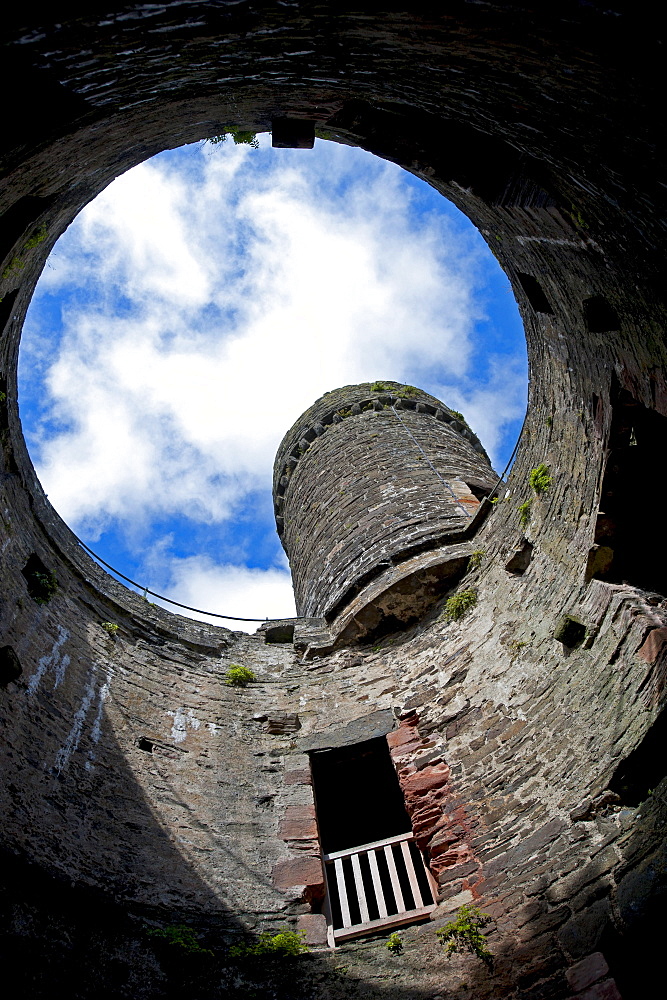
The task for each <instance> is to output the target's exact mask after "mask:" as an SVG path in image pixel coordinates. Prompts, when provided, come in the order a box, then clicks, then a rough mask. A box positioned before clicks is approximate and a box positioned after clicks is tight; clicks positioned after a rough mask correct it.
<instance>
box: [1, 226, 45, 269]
mask: <svg viewBox="0 0 667 1000" xmlns="http://www.w3.org/2000/svg"><path fill="white" fill-rule="evenodd" d="M48 235H49V234H48V232H47V229H46V226H44V225H42V226H40V227H39V229H36V230H35V231H34V233H33V234H32V236H31V237H30V238H29V239H28V240H26V242H25V243H24V245H23V249H22V250H21V255H19V256H16V257H12V259H11V260H10V262H9V264H8V265H7V267H6V268H5V269H4V271H3V272H2V277H3V278H4V279H5V280H6V279H7V278H10V277H11V275H12V274H14V273H15V272H16V271H22V270H23V268H24V267H25V260H24V259H23V256H22V255H23V254H26V253H29V252H30V251H31V250H34V249H35V247H37V246H39V244H40V243H43V242H44V240H45V239H46V237H47V236H48Z"/></svg>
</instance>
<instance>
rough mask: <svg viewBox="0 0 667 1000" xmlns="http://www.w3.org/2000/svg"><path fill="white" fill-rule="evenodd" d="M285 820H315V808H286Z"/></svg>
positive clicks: (311, 806) (308, 806)
mask: <svg viewBox="0 0 667 1000" xmlns="http://www.w3.org/2000/svg"><path fill="white" fill-rule="evenodd" d="M285 819H315V806H314V805H311V804H309V805H306V806H287V808H286V809H285Z"/></svg>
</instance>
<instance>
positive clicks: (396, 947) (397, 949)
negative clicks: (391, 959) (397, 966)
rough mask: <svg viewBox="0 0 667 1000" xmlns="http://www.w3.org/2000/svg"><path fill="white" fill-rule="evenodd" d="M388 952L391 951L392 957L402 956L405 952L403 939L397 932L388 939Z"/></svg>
mask: <svg viewBox="0 0 667 1000" xmlns="http://www.w3.org/2000/svg"><path fill="white" fill-rule="evenodd" d="M387 951H390V952H391V953H392V955H400V954H401V952H402V951H403V939H402V938H401V935H400V934H399V933H398V932H397V931H394V933H393V934H390V935H389V937H388V938H387Z"/></svg>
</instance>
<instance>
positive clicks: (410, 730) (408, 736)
mask: <svg viewBox="0 0 667 1000" xmlns="http://www.w3.org/2000/svg"><path fill="white" fill-rule="evenodd" d="M417 740H419V733H418V732H417V731H416V729H414V727H413V726H400V727H399V728H398V729H394V730H393V732H391V733H387V743H388V744H389V747H390V749H391V748H392V747H400V746H402V745H403V744H404V743H414V742H415V741H417Z"/></svg>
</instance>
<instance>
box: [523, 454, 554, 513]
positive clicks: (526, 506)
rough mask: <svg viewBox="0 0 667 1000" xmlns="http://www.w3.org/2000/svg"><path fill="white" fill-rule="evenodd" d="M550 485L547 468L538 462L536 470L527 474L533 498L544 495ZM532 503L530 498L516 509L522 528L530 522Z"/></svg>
mask: <svg viewBox="0 0 667 1000" xmlns="http://www.w3.org/2000/svg"><path fill="white" fill-rule="evenodd" d="M551 483H552V479H551V476H550V475H549V466H548V465H545V464H544V462H540V464H539V465H538V466H536V468H534V469H531V470H530V472H529V473H528V485H529V486H530V488H531V489H532V491H533V493H534V494H535V496H538V497H539V496H541V494H542V493H546V492H547V490H548V489H549V487H550V486H551ZM532 503H533V498H532V497H531V498H530V499H529V500H526V501H525V502H524V503H522V504H519V506H518V507H517V510H518V512H519V522H520V524H521V527H522V528H525V527H526V526H527V525H528V524H529V522H530V516H531V513H532Z"/></svg>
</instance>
